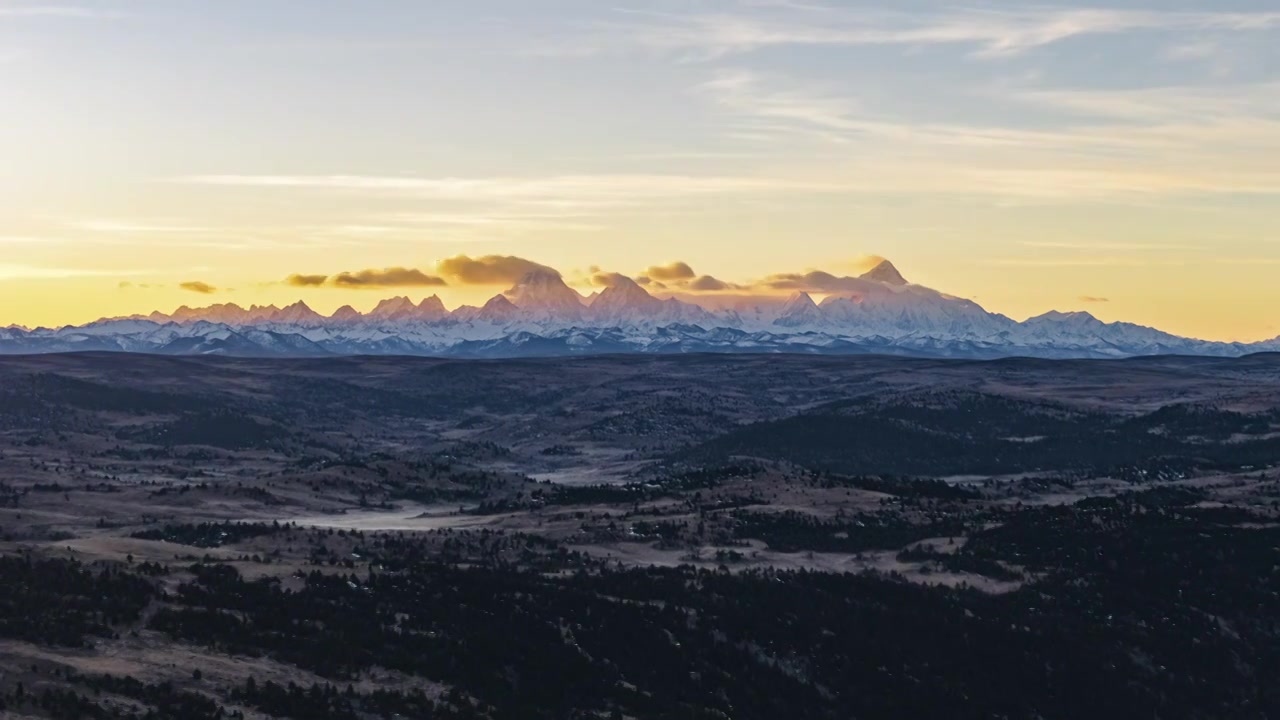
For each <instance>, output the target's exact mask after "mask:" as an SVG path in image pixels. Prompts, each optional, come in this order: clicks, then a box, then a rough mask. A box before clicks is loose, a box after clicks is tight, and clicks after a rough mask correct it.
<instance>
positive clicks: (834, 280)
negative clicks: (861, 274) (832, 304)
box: [757, 270, 867, 293]
mask: <svg viewBox="0 0 1280 720" xmlns="http://www.w3.org/2000/svg"><path fill="white" fill-rule="evenodd" d="M757 285H758V286H759V287H762V288H766V289H769V290H792V291H803V292H817V293H837V292H850V291H858V290H865V289H866V288H867V283H866V281H865V280H861V279H859V278H855V277H839V276H837V275H832V274H831V273H829V272H824V271H821V270H812V271H810V272H806V273H778V274H776V275H770V276H768V277H766V278H765V279H763V280H761V281H760V282H759V283H757Z"/></svg>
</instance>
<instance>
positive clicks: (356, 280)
mask: <svg viewBox="0 0 1280 720" xmlns="http://www.w3.org/2000/svg"><path fill="white" fill-rule="evenodd" d="M284 282H285V284H286V285H292V286H293V287H335V288H348V289H377V288H388V287H443V286H445V285H448V284H449V283H448V282H446V281H445V280H444V278H440V277H436V276H435V275H428V274H426V273H424V272H423V271H421V270H418V269H415V268H404V267H390V268H382V269H372V268H371V269H368V270H358V271H355V272H341V273H338V274H336V275H299V274H294V275H290V276H289V277H287V278H285V280H284Z"/></svg>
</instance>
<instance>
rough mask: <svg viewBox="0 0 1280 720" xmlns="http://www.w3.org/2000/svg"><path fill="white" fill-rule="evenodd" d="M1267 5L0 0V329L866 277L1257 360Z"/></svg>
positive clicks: (1277, 148)
mask: <svg viewBox="0 0 1280 720" xmlns="http://www.w3.org/2000/svg"><path fill="white" fill-rule="evenodd" d="M1269 4H1271V3H1268V2H1264V1H1261V0H1259V1H1252V2H1251V1H1247V0H1235V1H1231V2H1222V3H1215V4H1214V5H1213V7H1212V9H1209V10H1206V9H1202V8H1199V9H1198V8H1195V7H1193V6H1192V4H1190V3H1177V2H1172V3H1171V2H1160V3H1157V2H1154V1H1153V2H1148V3H1142V2H1136V1H1133V0H1123V1H1122V0H1112V1H1111V2H1103V3H1101V4H1094V5H1091V6H1089V7H1088V8H1084V7H1081V6H1078V5H1074V4H1072V3H1062V4H1059V5H1057V6H1053V5H1038V6H1036V7H1035V8H1034V9H1014V8H1011V6H1009V5H1007V4H998V5H997V4H992V5H989V6H986V7H983V6H981V4H979V5H972V6H965V7H963V8H961V7H956V6H944V5H940V4H936V3H931V2H906V3H901V4H895V5H894V6H893V7H894V8H895V9H893V10H885V9H884V5H883V4H881V3H874V4H873V3H865V4H860V3H857V2H839V3H837V2H829V3H828V4H826V5H823V4H821V3H817V4H800V3H789V2H758V1H756V2H748V1H747V0H741V1H734V0H687V1H682V2H676V1H675V0H653V1H651V2H643V3H633V4H631V5H630V6H625V5H624V6H614V5H613V4H609V3H605V4H601V3H595V2H588V1H587V0H557V1H555V2H551V1H546V2H541V1H537V2H529V1H525V0H522V1H521V2H517V1H516V0H477V2H471V3H419V2H411V1H409V0H402V1H398V2H397V1H395V0H380V1H378V2H371V3H354V2H352V3H326V4H324V5H323V6H317V5H316V4H313V3H302V2H291V1H288V0H282V1H281V2H272V3H262V2H256V1H250V0H225V2H219V3H207V2H195V1H194V0H173V1H168V0H101V1H100V2H94V3H93V4H91V5H90V4H85V5H84V6H83V7H76V6H74V5H67V4H58V5H56V6H54V5H42V4H40V3H39V2H35V3H33V2H22V3H16V2H8V1H7V0H0V111H2V112H3V117H4V120H3V122H0V158H3V160H4V162H3V163H0V325H7V324H9V323H17V324H23V325H28V326H35V325H60V324H68V323H82V322H87V321H91V320H94V319H97V318H99V317H103V316H112V315H125V314H131V313H139V312H149V311H151V310H154V309H161V310H165V311H171V310H172V309H173V308H175V307H177V306H178V305H183V304H187V305H206V304H210V303H215V302H236V303H239V304H241V305H246V306H247V305H250V304H253V303H258V304H268V303H275V304H286V303H289V302H293V301H295V300H298V299H304V300H306V301H307V302H308V303H309V304H311V305H312V307H314V308H316V309H317V310H319V311H322V312H327V311H331V310H333V309H335V308H337V307H339V306H341V305H346V304H351V305H353V306H355V307H356V308H358V309H368V308H370V307H372V306H373V305H374V304H376V302H377V301H378V300H379V299H381V298H383V297H387V296H391V295H399V294H407V295H409V296H411V297H413V298H414V299H415V300H416V299H418V298H420V297H423V296H425V295H430V294H439V295H440V296H441V297H442V298H444V300H445V302H446V304H447V305H449V306H456V305H458V304H462V303H473V304H474V303H480V302H483V301H484V299H486V298H487V297H489V296H491V295H493V294H494V293H496V292H499V291H501V290H502V289H504V286H503V285H502V283H503V282H505V276H503V275H502V273H496V274H494V275H493V276H492V277H474V276H468V277H462V276H458V275H456V274H454V275H450V274H449V273H448V272H446V270H449V267H448V266H447V265H445V266H442V265H441V261H443V260H446V259H448V258H454V257H456V256H459V255H467V256H470V257H472V258H479V257H485V256H504V257H507V256H510V257H517V258H525V259H528V260H529V261H532V262H536V263H540V264H544V265H548V266H552V267H555V268H557V269H559V270H560V271H561V272H562V273H563V274H564V275H565V277H566V278H568V279H570V280H571V281H574V282H576V283H578V284H579V286H580V287H581V288H582V289H583V291H584V292H589V290H590V289H589V287H588V285H589V282H588V281H587V279H588V278H589V277H590V276H591V275H592V274H594V273H596V272H622V273H625V274H628V275H632V276H637V275H641V274H644V273H645V271H646V270H647V269H648V268H650V267H651V266H655V265H665V264H667V263H672V262H676V261H680V262H684V263H686V264H688V265H689V266H690V267H691V268H692V269H693V270H694V271H695V272H696V274H697V275H698V276H702V275H708V276H712V277H714V278H717V279H718V280H719V281H721V282H724V283H729V284H737V285H753V284H755V283H757V281H759V280H760V279H761V278H766V277H768V276H770V275H774V274H779V273H789V272H804V271H807V270H814V269H818V270H824V271H828V272H832V273H834V274H848V273H850V272H853V270H854V269H855V268H856V266H858V265H859V263H860V259H861V258H864V257H865V256H867V255H873V254H874V255H880V256H884V257H887V258H889V259H891V260H892V261H893V262H894V263H895V264H896V265H897V266H898V267H899V268H900V269H901V271H902V272H903V274H905V275H906V276H907V277H908V279H910V280H912V281H913V282H918V283H921V284H925V285H929V286H931V287H934V288H936V289H939V290H942V291H944V292H948V293H951V294H953V295H957V296H961V297H967V298H972V299H974V300H976V301H977V302H979V303H980V304H982V305H983V306H984V307H986V308H987V309H989V310H992V311H995V312H1001V313H1004V314H1007V315H1009V316H1011V317H1014V318H1015V319H1023V318H1026V317H1028V316H1031V315H1036V314H1039V313H1042V312H1045V311H1048V310H1051V309H1058V310H1077V309H1084V310H1088V311H1090V312H1092V313H1093V314H1095V315H1097V316H1098V317H1100V318H1102V319H1104V320H1127V321H1132V322H1138V323H1142V324H1146V325H1152V326H1156V327H1159V328H1161V329H1164V330H1167V331H1170V332H1175V333H1178V334H1184V335H1191V336H1196V337H1202V338H1207V339H1216V340H1259V339H1265V338H1271V337H1275V336H1276V335H1280V282H1278V281H1277V280H1276V278H1277V276H1280V199H1278V198H1280V11H1277V10H1276V9H1275V8H1274V6H1272V7H1270V8H1269V7H1268V5H1269ZM1200 5H1202V6H1203V3H1201V4H1200ZM387 268H401V269H403V270H404V272H400V273H390V274H388V273H372V274H368V273H366V274H364V275H361V273H362V271H366V270H378V271H382V270H384V269H387ZM455 269H456V268H455ZM410 271H417V272H416V273H414V272H410ZM342 273H349V275H348V276H346V277H348V278H349V279H350V281H344V282H341V283H338V282H333V281H328V282H326V283H324V284H319V285H317V284H310V285H307V284H301V285H300V284H298V283H297V282H294V283H290V282H289V281H288V278H290V277H291V276H325V277H333V276H340V275H341V274H342ZM361 278H363V279H364V281H363V282H362V281H361ZM424 278H440V280H441V281H443V283H444V284H439V283H436V281H434V280H430V279H424Z"/></svg>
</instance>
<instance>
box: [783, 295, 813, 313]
mask: <svg viewBox="0 0 1280 720" xmlns="http://www.w3.org/2000/svg"><path fill="white" fill-rule="evenodd" d="M808 307H815V308H816V307H818V304H817V303H816V302H814V301H813V296H812V295H810V294H809V293H807V292H804V291H800V292H797V293H795V294H793V295H792V296H791V297H790V298H787V304H786V305H784V306H783V308H784V312H785V311H786V310H792V309H796V308H808Z"/></svg>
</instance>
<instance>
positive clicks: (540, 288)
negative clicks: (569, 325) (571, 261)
mask: <svg viewBox="0 0 1280 720" xmlns="http://www.w3.org/2000/svg"><path fill="white" fill-rule="evenodd" d="M503 294H504V295H505V296H506V297H507V299H509V300H510V301H511V302H512V303H514V304H515V306H516V307H518V308H520V309H521V310H523V311H525V312H526V314H532V315H535V316H539V317H554V318H561V319H566V320H576V319H579V318H581V317H582V310H583V308H584V307H585V306H584V305H583V304H582V296H581V295H579V294H578V293H577V292H575V291H574V290H573V288H571V287H569V286H568V285H566V284H565V283H564V278H562V277H560V273H558V272H556V271H555V270H552V269H550V268H546V269H541V270H532V271H530V272H528V273H526V274H525V276H524V277H522V278H520V282H518V283H516V284H515V285H514V286H513V287H512V288H511V289H510V290H507V291H506V292H505V293H503ZM490 302H492V301H490ZM486 307H487V306H486Z"/></svg>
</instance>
